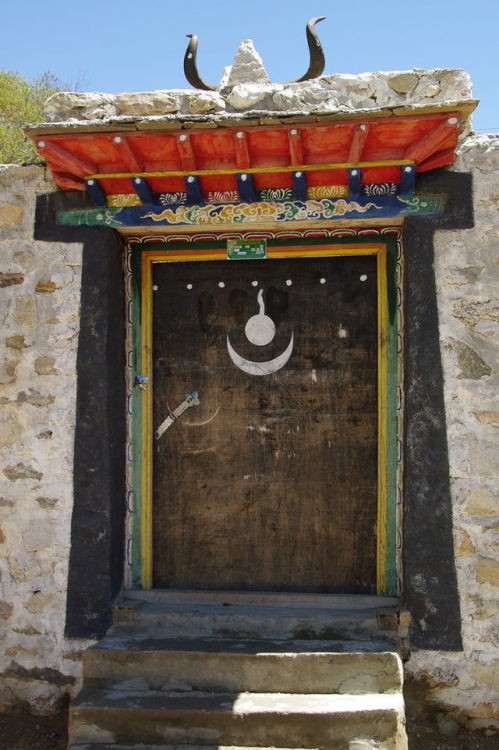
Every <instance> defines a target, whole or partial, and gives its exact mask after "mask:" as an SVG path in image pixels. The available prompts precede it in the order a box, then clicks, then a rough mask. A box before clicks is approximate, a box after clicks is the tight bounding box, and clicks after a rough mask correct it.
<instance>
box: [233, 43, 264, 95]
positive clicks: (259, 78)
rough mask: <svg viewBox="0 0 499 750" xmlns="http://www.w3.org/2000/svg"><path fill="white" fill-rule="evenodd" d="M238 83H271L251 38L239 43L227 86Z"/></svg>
mask: <svg viewBox="0 0 499 750" xmlns="http://www.w3.org/2000/svg"><path fill="white" fill-rule="evenodd" d="M237 83H269V77H268V75H267V71H266V70H265V68H264V66H263V62H262V58H261V57H260V55H259V54H258V52H257V51H256V49H255V47H254V45H253V42H252V41H251V39H245V40H244V41H243V42H241V44H240V45H239V47H238V49H237V52H236V54H235V57H234V62H233V63H232V68H231V70H230V73H229V77H228V80H227V86H235V85H236V84H237Z"/></svg>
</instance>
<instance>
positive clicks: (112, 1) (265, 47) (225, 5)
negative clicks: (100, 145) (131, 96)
mask: <svg viewBox="0 0 499 750" xmlns="http://www.w3.org/2000/svg"><path fill="white" fill-rule="evenodd" d="M319 15H324V16H326V17H327V19H326V20H325V21H323V22H322V23H321V24H319V25H318V26H317V30H318V32H319V35H320V38H321V40H322V44H323V47H324V50H325V53H326V71H325V72H326V73H361V72H365V71H373V70H407V69H409V68H412V67H419V68H438V67H449V68H454V67H458V68H464V69H465V70H467V71H468V72H469V73H470V75H471V77H472V80H473V83H474V95H475V97H477V98H479V99H481V104H480V105H479V108H478V110H477V112H476V114H475V116H474V126H475V128H476V129H477V130H482V131H489V132H499V96H498V90H497V89H498V85H497V81H498V65H497V36H498V34H499V0H475V1H474V2H469V0H467V1H465V0H417V1H416V2H414V1H413V2H405V3H402V2H400V0H397V1H395V0H378V2H376V3H374V2H368V0H357V2H338V0H336V2H333V1H332V0H309V1H308V2H298V0H250V2H247V3H241V2H237V0H233V2H230V1H229V0H211V2H210V0H205V1H202V0H189V1H188V2H187V1H186V0H184V2H172V1H171V0H169V1H168V0H160V1H158V0H152V1H151V2H139V1H138V0H107V2H106V0H83V2H75V1H74V0H45V2H44V3H41V2H39V1H37V2H35V1H34V0H23V1H22V2H21V1H20V0H17V2H15V1H13V0H8V2H5V4H4V5H3V7H2V14H1V19H2V27H1V28H0V68H5V69H7V70H16V71H18V72H19V73H21V74H22V75H24V76H26V77H27V78H30V79H32V78H35V77H37V76H39V75H40V74H42V73H43V72H45V71H50V72H52V73H54V74H55V75H57V76H58V77H59V78H60V79H61V80H63V81H67V82H69V83H74V82H75V81H83V89H84V90H89V91H90V90H92V91H107V92H110V93H117V92H120V91H150V90H153V89H168V88H184V87H187V86H188V84H187V83H186V82H185V79H184V76H183V68H182V60H183V55H184V52H185V47H186V43H187V40H186V38H185V34H188V33H197V34H198V35H199V38H200V41H199V50H198V64H199V69H200V73H201V76H202V77H203V78H205V79H206V80H208V81H210V82H211V83H213V84H216V83H218V81H219V79H220V76H221V74H222V71H223V68H224V66H226V65H230V63H231V62H232V59H233V56H234V53H235V51H236V49H237V46H238V44H239V42H240V41H241V40H242V39H248V38H250V39H253V41H254V43H255V46H256V48H257V50H258V51H259V52H260V54H261V56H262V58H263V61H264V64H265V66H266V68H267V70H268V72H269V75H270V77H271V80H273V81H276V82H277V81H285V80H289V79H290V78H295V77H299V76H300V75H302V74H303V73H304V72H305V70H306V68H307V66H308V52H307V45H306V41H305V24H306V22H307V20H308V19H309V18H312V17H313V16H319Z"/></svg>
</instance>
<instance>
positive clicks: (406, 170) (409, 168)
mask: <svg viewBox="0 0 499 750" xmlns="http://www.w3.org/2000/svg"><path fill="white" fill-rule="evenodd" d="M404 172H412V167H405V169H404Z"/></svg>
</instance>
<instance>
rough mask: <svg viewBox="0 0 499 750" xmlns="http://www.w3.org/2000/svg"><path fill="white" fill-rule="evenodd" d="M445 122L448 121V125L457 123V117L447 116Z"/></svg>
mask: <svg viewBox="0 0 499 750" xmlns="http://www.w3.org/2000/svg"><path fill="white" fill-rule="evenodd" d="M447 122H448V123H449V125H457V122H458V120H457V117H449V119H448V120H447Z"/></svg>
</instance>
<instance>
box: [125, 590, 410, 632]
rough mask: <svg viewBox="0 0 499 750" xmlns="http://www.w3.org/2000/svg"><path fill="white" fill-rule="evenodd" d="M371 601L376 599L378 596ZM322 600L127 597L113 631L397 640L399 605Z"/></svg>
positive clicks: (371, 598)
mask: <svg viewBox="0 0 499 750" xmlns="http://www.w3.org/2000/svg"><path fill="white" fill-rule="evenodd" d="M274 596H275V595H274ZM351 598H352V597H348V599H351ZM360 599H364V597H360ZM368 599H369V600H377V599H378V597H368ZM381 599H382V600H386V599H387V598H386V597H381ZM321 601H323V603H324V604H326V605H327V606H321V607H319V606H314V607H312V606H306V605H304V606H297V603H296V602H295V603H294V604H293V605H292V606H288V603H289V602H286V600H285V599H283V600H281V602H282V603H280V604H275V603H268V604H261V603H260V604H259V603H257V602H255V603H252V604H239V603H233V602H231V601H230V600H228V601H221V600H219V599H217V600H210V599H209V598H208V597H206V598H205V599H202V600H199V601H177V600H175V598H171V599H170V598H169V597H162V598H159V599H155V598H147V597H146V598H135V597H133V598H125V599H123V600H122V601H120V602H119V603H118V604H117V606H116V607H115V609H114V623H115V624H114V626H113V628H112V634H113V635H116V636H123V635H127V634H133V633H150V634H151V635H153V634H162V635H164V636H168V637H175V636H179V637H185V636H187V637H191V638H194V637H201V636H205V637H219V638H263V639H266V638H280V639H291V640H304V639H311V640H339V641H345V640H370V639H376V640H379V639H382V640H385V641H387V642H390V643H393V642H394V637H395V635H396V627H397V610H396V608H395V607H386V606H383V607H378V606H372V602H371V601H369V602H368V603H366V602H364V603H363V606H360V602H359V603H358V604H357V605H356V606H355V607H353V608H350V609H348V608H346V607H345V606H344V605H345V604H346V603H345V602H342V603H341V606H340V607H337V606H332V604H331V601H330V600H326V599H324V600H321ZM380 603H381V602H380ZM383 604H385V601H383ZM368 605H369V606H368ZM388 628H391V629H388Z"/></svg>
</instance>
